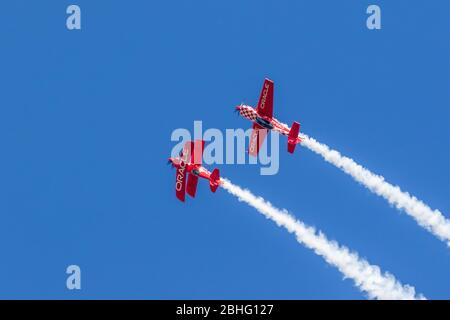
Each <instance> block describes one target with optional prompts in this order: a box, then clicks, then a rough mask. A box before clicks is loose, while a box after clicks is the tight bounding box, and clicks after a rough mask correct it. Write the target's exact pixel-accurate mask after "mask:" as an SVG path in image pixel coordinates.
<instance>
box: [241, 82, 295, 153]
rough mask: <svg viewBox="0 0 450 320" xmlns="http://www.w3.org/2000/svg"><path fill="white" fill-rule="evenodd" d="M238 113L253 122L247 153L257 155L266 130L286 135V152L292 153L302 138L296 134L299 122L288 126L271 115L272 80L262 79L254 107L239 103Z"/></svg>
mask: <svg viewBox="0 0 450 320" xmlns="http://www.w3.org/2000/svg"><path fill="white" fill-rule="evenodd" d="M236 111H237V112H239V114H240V115H241V116H242V117H244V118H247V119H249V120H251V121H252V122H253V131H252V134H251V136H250V146H249V150H248V151H249V154H250V155H252V156H257V155H258V152H259V149H260V148H261V145H262V144H263V142H264V139H265V138H266V136H267V131H268V130H275V131H277V132H278V133H280V134H282V135H284V136H287V137H288V152H289V153H293V152H294V150H295V146H296V145H297V144H298V143H301V142H302V140H301V138H300V137H299V136H298V133H299V131H300V124H299V123H298V122H295V121H294V123H293V124H292V127H291V128H290V129H289V127H288V126H287V125H285V124H283V123H281V122H280V121H278V120H277V119H275V118H274V117H273V81H272V80H269V79H265V80H264V85H263V87H262V90H261V95H260V97H259V101H258V104H257V106H256V108H253V107H251V106H248V105H245V104H241V105H239V106H237V107H236Z"/></svg>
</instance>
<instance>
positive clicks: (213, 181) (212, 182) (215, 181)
mask: <svg viewBox="0 0 450 320" xmlns="http://www.w3.org/2000/svg"><path fill="white" fill-rule="evenodd" d="M219 183H220V173H219V169H214V170H213V172H212V173H211V176H210V177H209V187H210V188H211V191H212V192H216V190H217V188H218V187H219Z"/></svg>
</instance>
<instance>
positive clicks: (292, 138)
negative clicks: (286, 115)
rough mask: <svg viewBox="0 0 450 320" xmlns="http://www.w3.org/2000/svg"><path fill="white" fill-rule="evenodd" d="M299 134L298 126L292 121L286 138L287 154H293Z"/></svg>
mask: <svg viewBox="0 0 450 320" xmlns="http://www.w3.org/2000/svg"><path fill="white" fill-rule="evenodd" d="M299 132H300V124H299V123H298V122H297V121H294V123H293V124H292V127H291V130H290V131H289V136H288V152H289V153H294V150H295V146H296V145H297V138H298V133H299Z"/></svg>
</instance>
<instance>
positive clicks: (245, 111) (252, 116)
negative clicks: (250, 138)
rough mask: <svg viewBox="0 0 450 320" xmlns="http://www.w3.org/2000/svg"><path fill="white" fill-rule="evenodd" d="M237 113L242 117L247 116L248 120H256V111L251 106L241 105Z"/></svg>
mask: <svg viewBox="0 0 450 320" xmlns="http://www.w3.org/2000/svg"><path fill="white" fill-rule="evenodd" d="M239 113H240V114H241V116H243V117H244V118H247V119H249V120H252V121H255V120H256V116H257V115H256V111H255V109H253V108H252V107H247V106H242V107H241V110H239Z"/></svg>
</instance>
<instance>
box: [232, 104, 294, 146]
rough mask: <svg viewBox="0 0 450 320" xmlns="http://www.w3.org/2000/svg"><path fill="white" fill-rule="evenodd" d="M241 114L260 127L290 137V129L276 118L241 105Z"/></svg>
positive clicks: (239, 108) (239, 109)
mask: <svg viewBox="0 0 450 320" xmlns="http://www.w3.org/2000/svg"><path fill="white" fill-rule="evenodd" d="M237 108H238V109H237V110H238V111H239V114H240V115H241V116H242V117H244V118H246V119H248V120H250V121H252V122H253V123H256V124H258V125H259V126H261V127H263V128H265V129H268V130H274V131H276V132H278V133H280V134H282V135H284V136H287V135H289V130H290V128H289V127H288V126H287V125H286V124H284V123H281V122H280V121H278V120H277V119H275V118H273V117H272V118H267V117H265V116H263V115H260V114H258V112H257V111H256V109H255V108H253V107H252V106H248V105H245V104H243V105H240V106H238V107H237ZM298 140H299V142H300V141H301V140H300V138H298Z"/></svg>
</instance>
